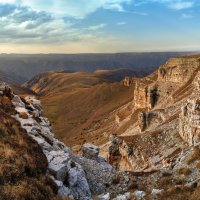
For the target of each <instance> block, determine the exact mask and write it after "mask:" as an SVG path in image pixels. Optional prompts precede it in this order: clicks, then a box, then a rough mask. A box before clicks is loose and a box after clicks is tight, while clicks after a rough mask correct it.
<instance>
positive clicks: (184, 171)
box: [178, 167, 191, 176]
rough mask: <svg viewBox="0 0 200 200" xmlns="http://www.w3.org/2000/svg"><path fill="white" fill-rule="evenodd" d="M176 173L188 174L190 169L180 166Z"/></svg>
mask: <svg viewBox="0 0 200 200" xmlns="http://www.w3.org/2000/svg"><path fill="white" fill-rule="evenodd" d="M178 173H179V174H183V175H184V176H188V175H190V173H191V170H190V169H189V168H187V167H182V168H180V169H178Z"/></svg>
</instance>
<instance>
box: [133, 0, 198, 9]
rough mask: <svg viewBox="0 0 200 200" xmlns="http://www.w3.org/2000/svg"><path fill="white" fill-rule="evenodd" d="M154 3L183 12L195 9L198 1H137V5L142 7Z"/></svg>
mask: <svg viewBox="0 0 200 200" xmlns="http://www.w3.org/2000/svg"><path fill="white" fill-rule="evenodd" d="M152 2H153V3H161V4H164V5H166V6H167V7H168V8H171V9H173V10H183V9H189V8H192V7H194V5H195V2H196V0H139V1H136V0H135V5H136V6H140V5H143V4H147V3H152Z"/></svg>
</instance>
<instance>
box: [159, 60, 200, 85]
mask: <svg viewBox="0 0 200 200" xmlns="http://www.w3.org/2000/svg"><path fill="white" fill-rule="evenodd" d="M199 66H200V61H199V60H198V59H195V58H172V59H170V60H169V61H168V62H166V63H165V64H164V65H163V66H161V67H160V68H159V70H158V81H162V82H167V81H168V82H175V83H181V84H183V83H186V82H187V81H188V80H189V78H190V77H191V76H192V75H193V73H194V71H195V70H196V69H198V68H199Z"/></svg>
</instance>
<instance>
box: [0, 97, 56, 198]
mask: <svg viewBox="0 0 200 200" xmlns="http://www.w3.org/2000/svg"><path fill="white" fill-rule="evenodd" d="M0 105H1V106H0V200H39V199H40V200H53V198H54V197H55V196H56V192H57V187H56V186H55V184H54V182H53V181H52V180H51V179H50V178H48V177H47V176H46V175H45V173H46V169H47V165H48V163H47V159H46V157H45V155H44V154H43V152H42V149H41V148H40V146H39V145H38V144H37V143H36V142H35V141H34V140H33V139H31V138H30V137H29V136H28V135H27V133H26V132H25V130H24V129H22V128H21V127H20V125H19V123H18V122H17V121H16V120H14V119H13V118H12V117H10V115H11V114H12V113H13V112H14V111H13V107H12V105H11V104H10V100H9V97H4V98H2V101H0Z"/></svg>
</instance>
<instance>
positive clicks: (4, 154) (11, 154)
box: [0, 83, 130, 200]
mask: <svg viewBox="0 0 200 200" xmlns="http://www.w3.org/2000/svg"><path fill="white" fill-rule="evenodd" d="M0 100H1V102H0V103H1V110H0V111H1V112H0V114H1V115H0V117H1V124H0V128H1V129H0V130H1V132H0V133H1V135H0V136H1V140H0V152H1V158H0V167H1V168H0V169H1V176H0V177H1V179H0V180H1V182H0V184H1V186H2V187H1V189H0V199H2V200H3V199H11V200H12V199H13V200H14V199H16V200H18V199H20V200H21V199H30V200H32V199H42V200H43V199H52V200H53V199H59V198H69V199H76V200H79V199H81V200H90V199H93V197H94V196H96V195H97V196H98V195H100V194H102V193H111V192H112V195H114V196H116V195H118V194H119V191H121V192H126V191H127V190H128V187H129V185H128V184H127V182H128V181H129V180H130V176H129V174H126V173H124V172H120V171H116V170H115V169H114V168H113V167H112V166H111V165H110V164H109V163H107V162H106V161H105V159H103V158H102V157H99V148H98V147H96V146H93V145H90V144H85V145H84V146H83V156H82V157H78V156H75V155H74V154H73V153H72V152H71V150H70V149H69V148H68V147H67V146H65V144H64V143H62V142H60V141H59V140H58V139H56V138H55V137H54V134H53V133H52V131H51V125H50V123H49V121H48V119H47V118H45V117H44V116H43V114H42V113H43V111H42V107H41V104H40V101H39V100H37V99H36V98H35V97H33V96H27V97H26V98H25V99H23V98H20V97H19V96H17V95H15V94H14V93H13V92H12V90H11V89H10V87H9V86H8V85H6V84H5V83H1V84H0ZM13 164H14V165H13ZM115 176H118V177H123V179H122V180H117V184H118V185H115V184H110V183H111V182H112V181H113V180H115V179H116V178H115ZM29 184H30V185H29ZM18 186H19V187H20V188H18ZM24 188H27V190H25V189H24ZM30 193H31V194H30ZM97 198H99V199H100V198H101V197H97Z"/></svg>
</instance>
